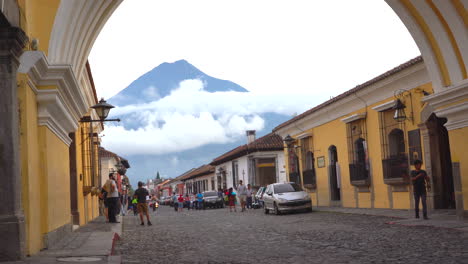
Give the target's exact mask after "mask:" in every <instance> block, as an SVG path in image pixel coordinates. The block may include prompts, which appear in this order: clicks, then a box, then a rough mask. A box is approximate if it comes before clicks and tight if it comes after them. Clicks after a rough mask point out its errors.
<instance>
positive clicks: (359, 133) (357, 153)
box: [346, 119, 370, 186]
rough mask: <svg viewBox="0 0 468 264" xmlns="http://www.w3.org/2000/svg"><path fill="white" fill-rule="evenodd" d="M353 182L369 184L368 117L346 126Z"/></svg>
mask: <svg viewBox="0 0 468 264" xmlns="http://www.w3.org/2000/svg"><path fill="white" fill-rule="evenodd" d="M346 130H347V142H348V158H349V162H350V163H349V176H350V180H351V184H353V185H359V186H361V185H362V186H365V185H369V183H370V181H369V156H368V151H367V150H368V147H367V126H366V119H358V120H354V121H352V122H349V123H348V124H347V126H346Z"/></svg>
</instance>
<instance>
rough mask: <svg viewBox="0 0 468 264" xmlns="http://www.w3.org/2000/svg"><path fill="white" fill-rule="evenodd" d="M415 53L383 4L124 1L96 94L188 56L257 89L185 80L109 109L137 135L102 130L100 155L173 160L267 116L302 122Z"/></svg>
mask: <svg viewBox="0 0 468 264" xmlns="http://www.w3.org/2000/svg"><path fill="white" fill-rule="evenodd" d="M419 54H420V52H419V50H418V48H417V46H416V44H415V43H414V41H413V39H412V38H411V35H410V34H409V32H408V31H407V29H406V28H405V26H404V25H403V23H402V22H401V20H400V19H399V18H398V16H397V15H396V14H395V13H394V12H393V10H392V9H391V8H390V7H389V6H388V5H387V4H386V3H385V1H383V0H381V1H377V0H353V1H349V0H328V1H317V0H314V1H313V0H287V1H286V0H231V1H228V0H197V1H193V0H171V1H162V0H126V1H123V3H122V4H121V5H120V6H119V7H118V8H117V10H116V11H115V13H114V14H113V15H112V16H111V17H110V19H109V21H108V22H107V24H106V25H105V26H104V28H103V29H102V32H101V34H100V35H99V36H98V38H97V40H96V42H95V45H94V47H93V49H92V51H91V54H90V57H89V61H90V64H91V69H92V72H93V77H94V81H95V84H96V89H97V93H98V97H104V98H110V97H112V96H113V95H115V94H117V93H118V92H119V91H120V90H122V89H124V88H125V87H127V86H128V85H129V84H130V83H131V82H132V81H134V80H135V79H137V78H138V77H139V76H141V75H143V74H144V73H146V72H148V71H150V70H151V69H153V68H154V67H156V66H158V65H159V64H161V63H163V62H174V61H177V60H181V59H185V60H187V61H188V62H189V63H191V64H193V65H194V66H195V67H197V68H198V69H200V70H201V71H203V72H205V73H206V74H208V75H211V76H213V77H216V78H219V79H225V80H230V81H233V82H235V83H237V84H239V85H241V86H242V87H244V88H246V89H247V90H249V91H250V92H249V93H234V92H217V93H211V94H210V93H208V92H205V91H203V83H201V82H200V81H199V80H186V81H183V82H181V83H180V85H179V87H178V88H177V89H176V90H175V91H173V93H172V94H170V95H169V96H167V97H165V98H162V99H160V100H159V101H154V102H152V103H148V104H138V105H137V104H134V105H130V106H126V107H121V108H116V109H113V110H112V111H111V115H113V116H119V115H134V116H135V118H137V119H139V120H142V126H141V127H140V128H138V129H128V128H125V127H124V125H122V124H107V125H106V129H105V131H104V134H105V136H104V137H102V142H103V145H104V147H106V148H108V149H109V150H111V151H114V152H116V153H118V154H121V155H123V156H126V155H139V154H153V155H161V154H168V155H169V154H170V155H174V153H178V152H182V151H185V150H188V149H192V148H196V147H199V146H202V145H204V144H209V143H221V144H222V143H227V142H232V141H233V140H235V139H236V138H238V137H239V136H242V135H245V130H247V129H255V130H261V129H262V128H263V127H264V122H265V120H263V119H262V118H261V117H260V115H261V114H262V113H267V112H274V113H279V114H285V115H290V116H293V115H295V114H300V113H302V112H303V111H305V110H307V109H309V108H312V107H313V106H315V105H317V104H320V103H322V102H323V101H325V100H327V99H329V98H331V97H333V96H336V95H338V94H340V93H342V92H344V91H346V90H349V89H351V88H353V87H355V86H356V85H358V84H361V83H364V82H366V81H368V80H370V79H372V78H374V77H376V76H378V75H380V74H382V73H384V72H386V71H387V70H389V69H391V68H393V67H396V66H397V65H399V64H402V63H404V62H406V61H408V60H410V59H412V58H414V57H416V56H418V55H419ZM151 89H153V88H152V87H146V88H145V90H144V91H145V92H146V93H148V94H151V92H154V91H153V90H151ZM161 124H162V125H161ZM174 157H175V158H177V156H174ZM213 158H215V157H213ZM130 162H131V159H130ZM200 165H202V164H200Z"/></svg>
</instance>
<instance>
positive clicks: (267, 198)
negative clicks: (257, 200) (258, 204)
mask: <svg viewBox="0 0 468 264" xmlns="http://www.w3.org/2000/svg"><path fill="white" fill-rule="evenodd" d="M272 193H273V186H272V185H268V186H267V188H266V191H265V193H264V194H263V202H264V203H265V206H266V208H273V197H272V195H271V194H272Z"/></svg>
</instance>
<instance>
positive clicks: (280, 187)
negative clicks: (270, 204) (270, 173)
mask: <svg viewBox="0 0 468 264" xmlns="http://www.w3.org/2000/svg"><path fill="white" fill-rule="evenodd" d="M273 188H274V190H275V193H287V192H300V191H302V189H301V187H299V185H297V184H295V183H284V184H277V185H274V186H273Z"/></svg>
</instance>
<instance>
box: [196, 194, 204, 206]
mask: <svg viewBox="0 0 468 264" xmlns="http://www.w3.org/2000/svg"><path fill="white" fill-rule="evenodd" d="M203 208H204V206H203V194H202V193H201V192H198V193H197V209H198V210H201V209H203Z"/></svg>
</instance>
